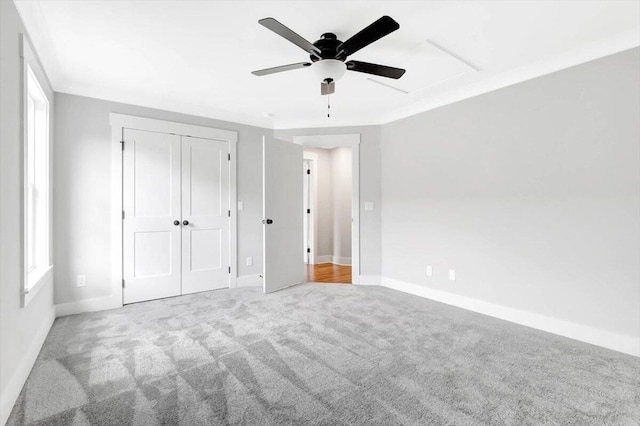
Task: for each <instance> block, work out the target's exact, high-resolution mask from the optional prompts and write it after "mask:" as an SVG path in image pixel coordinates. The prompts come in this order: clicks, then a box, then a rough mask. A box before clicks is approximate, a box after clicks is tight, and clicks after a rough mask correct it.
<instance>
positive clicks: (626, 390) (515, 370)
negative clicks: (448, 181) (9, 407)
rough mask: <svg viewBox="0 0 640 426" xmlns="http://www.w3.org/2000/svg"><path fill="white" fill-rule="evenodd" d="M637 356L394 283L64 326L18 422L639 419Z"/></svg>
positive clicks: (165, 304)
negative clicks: (396, 287) (458, 305)
mask: <svg viewBox="0 0 640 426" xmlns="http://www.w3.org/2000/svg"><path fill="white" fill-rule="evenodd" d="M639 420H640V358H635V357H632V356H627V355H623V354H620V353H617V352H614V351H609V350H606V349H602V348H598V347H595V346H591V345H587V344H583V343H579V342H576V341H573V340H570V339H566V338H562V337H558V336H554V335H551V334H547V333H544V332H540V331H537V330H533V329H530V328H526V327H522V326H518V325H515V324H511V323H508V322H504V321H500V320H497V319H493V318H490V317H486V316H482V315H479V314H475V313H472V312H468V311H464V310H462V309H457V308H453V307H450V306H447V305H443V304H439V303H435V302H431V301H428V300H425V299H420V298H417V297H414V296H410V295H406V294H403V293H399V292H396V291H393V290H390V289H386V288H377V287H357V286H350V285H331V284H329V285H327V284H324V285H322V284H305V285H301V286H297V287H294V288H291V289H287V290H284V291H281V292H278V293H275V294H270V295H266V296H265V295H263V294H262V293H261V292H260V290H259V289H257V288H244V289H237V290H219V291H215V292H208V293H201V294H196V295H191V296H184V297H177V298H172V299H165V300H159V301H154V302H147V303H141V304H137V305H130V306H126V307H124V308H122V309H117V310H112V311H106V312H99V313H90V314H82V315H74V316H69V317H64V318H60V319H58V320H56V322H55V323H54V325H53V328H52V329H51V332H50V333H49V336H48V338H47V340H46V342H45V344H44V348H43V349H42V352H41V354H40V357H39V358H38V361H37V362H36V365H35V367H34V368H33V371H32V372H31V375H30V376H29V379H28V381H27V383H26V385H25V387H24V389H23V391H22V394H21V395H20V398H19V400H18V402H17V403H16V406H15V407H14V410H13V412H12V414H11V418H10V420H9V423H8V424H9V425H21V424H50V425H58V424H59V425H86V424H91V425H126V424H138V425H154V424H165V425H216V424H251V425H283V424H296V425H305V424H309V425H348V424H354V425H376V424H379V425H394V424H410V425H417V424H420V425H424V424H437V425H444V424H452V425H473V424H492V425H493V424H512V425H524V424H536V425H538V424H563V425H571V424H573V425H587V424H598V425H600V424H616V425H623V424H638V421H639Z"/></svg>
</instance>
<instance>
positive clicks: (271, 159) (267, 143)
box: [262, 136, 305, 293]
mask: <svg viewBox="0 0 640 426" xmlns="http://www.w3.org/2000/svg"><path fill="white" fill-rule="evenodd" d="M262 159H263V164H262V172H263V179H262V185H263V188H262V194H263V198H262V211H263V218H264V221H263V223H264V224H263V240H262V241H263V256H264V258H263V263H262V264H263V286H264V292H265V293H270V292H272V291H276V290H280V289H282V288H285V287H290V286H292V285H295V284H299V283H301V282H304V280H305V267H304V259H303V258H302V256H300V253H302V247H303V242H302V239H303V235H302V232H303V223H302V218H303V216H302V215H301V214H300V208H301V206H302V183H303V182H302V179H300V164H302V161H303V159H302V146H300V145H296V144H293V143H289V142H284V141H280V140H277V139H274V138H272V137H268V136H267V137H264V138H263V139H262Z"/></svg>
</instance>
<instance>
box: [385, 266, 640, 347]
mask: <svg viewBox="0 0 640 426" xmlns="http://www.w3.org/2000/svg"><path fill="white" fill-rule="evenodd" d="M381 285H382V286H384V287H388V288H392V289H394V290H399V291H402V292H405V293H410V294H413V295H416V296H420V297H424V298H427V299H431V300H435V301H438V302H442V303H446V304H448V305H453V306H457V307H459V308H463V309H467V310H469V311H474V312H478V313H481V314H484V315H489V316H492V317H495V318H499V319H502V320H505V321H510V322H513V323H516V324H520V325H525V326H527V327H531V328H536V329H538V330H543V331H546V332H549V333H553V334H558V335H560V336H564V337H569V338H571V339H575V340H580V341H582V342H586V343H590V344H592V345H597V346H602V347H604V348H608V349H613V350H614V351H619V352H624V353H626V354H629V355H635V356H640V338H638V337H633V336H626V335H622V334H617V333H614V332H611V331H606V330H601V329H598V328H594V327H590V326H586V325H582V324H577V323H573V322H570V321H566V320H562V319H558V318H553V317H548V316H546V315H541V314H536V313H532V312H527V311H523V310H520V309H515V308H509V307H506V306H502V305H497V304H494V303H490V302H484V301H481V300H477V299H472V298H469V297H465V296H460V295H457V294H453V293H448V292H445V291H440V290H435V289H433V288H429V287H426V286H422V285H418V284H413V283H408V282H404V281H399V280H394V279H392V278H387V277H382V279H381Z"/></svg>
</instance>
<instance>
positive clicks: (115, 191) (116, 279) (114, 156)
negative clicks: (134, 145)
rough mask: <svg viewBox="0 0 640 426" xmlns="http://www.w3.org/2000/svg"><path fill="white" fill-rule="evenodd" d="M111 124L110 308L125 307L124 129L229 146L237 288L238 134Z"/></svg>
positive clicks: (161, 124) (116, 120) (152, 123)
mask: <svg viewBox="0 0 640 426" xmlns="http://www.w3.org/2000/svg"><path fill="white" fill-rule="evenodd" d="M109 123H110V124H111V296H110V300H109V304H108V305H109V307H119V306H122V305H123V293H124V292H123V289H122V277H123V271H122V265H123V259H122V256H123V250H122V249H123V247H122V231H123V230H122V211H123V210H122V209H123V205H122V185H123V177H122V173H123V168H122V143H121V142H122V140H123V139H122V138H123V129H125V128H126V129H135V130H146V131H150V132H159V133H170V134H175V135H181V136H193V137H198V138H203V139H215V140H219V141H225V142H228V143H229V153H230V154H231V162H230V164H229V206H230V210H231V224H230V232H229V263H230V264H231V274H230V275H229V287H230V288H235V287H236V286H237V277H238V265H237V262H238V260H237V252H238V250H237V244H238V227H237V223H238V222H237V219H238V211H237V205H238V203H237V187H236V165H237V158H236V152H237V151H236V145H237V142H238V132H234V131H230V130H222V129H215V128H212V127H203V126H196V125H192V124H184V123H177V122H173V121H165V120H156V119H152V118H145V117H137V116H134V115H124V114H116V113H110V114H109Z"/></svg>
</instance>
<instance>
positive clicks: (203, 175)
mask: <svg viewBox="0 0 640 426" xmlns="http://www.w3.org/2000/svg"><path fill="white" fill-rule="evenodd" d="M228 155H229V144H228V143H227V142H222V141H215V140H208V139H199V138H193V137H183V138H182V220H183V226H182V294H187V293H195V292H198V291H205V290H214V289H218V288H225V287H229V265H230V264H229V224H230V217H229V160H228ZM185 224H186V225H185Z"/></svg>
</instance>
